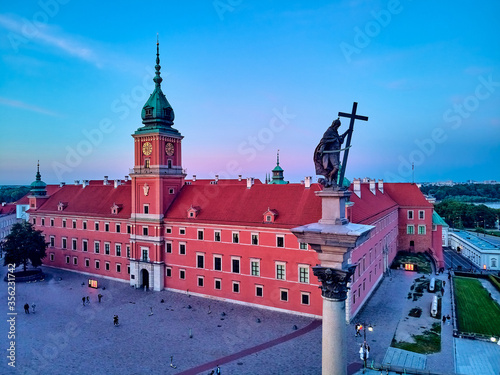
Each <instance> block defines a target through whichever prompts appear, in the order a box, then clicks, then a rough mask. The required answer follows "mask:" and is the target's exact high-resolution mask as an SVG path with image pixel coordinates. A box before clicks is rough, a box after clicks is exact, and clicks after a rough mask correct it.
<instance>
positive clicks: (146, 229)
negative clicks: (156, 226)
mask: <svg viewBox="0 0 500 375" xmlns="http://www.w3.org/2000/svg"><path fill="white" fill-rule="evenodd" d="M148 233H149V230H148V227H142V235H143V236H148Z"/></svg>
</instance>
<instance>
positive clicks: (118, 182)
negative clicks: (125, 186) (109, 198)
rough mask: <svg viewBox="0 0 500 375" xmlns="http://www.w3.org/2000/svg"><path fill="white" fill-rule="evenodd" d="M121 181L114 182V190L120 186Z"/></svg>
mask: <svg viewBox="0 0 500 375" xmlns="http://www.w3.org/2000/svg"><path fill="white" fill-rule="evenodd" d="M121 183H122V182H121V181H120V180H115V189H116V188H117V187H118V186H120V185H121Z"/></svg>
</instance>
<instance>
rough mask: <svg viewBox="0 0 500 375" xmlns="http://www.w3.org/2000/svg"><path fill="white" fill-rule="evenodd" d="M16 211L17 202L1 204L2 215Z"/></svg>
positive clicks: (0, 211) (0, 212)
mask: <svg viewBox="0 0 500 375" xmlns="http://www.w3.org/2000/svg"><path fill="white" fill-rule="evenodd" d="M14 213H16V205H15V203H7V204H6V205H5V206H0V215H11V214H14Z"/></svg>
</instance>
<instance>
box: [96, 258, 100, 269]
mask: <svg viewBox="0 0 500 375" xmlns="http://www.w3.org/2000/svg"><path fill="white" fill-rule="evenodd" d="M99 267H100V263H99V261H98V260H96V261H95V269H96V270H98V269H99Z"/></svg>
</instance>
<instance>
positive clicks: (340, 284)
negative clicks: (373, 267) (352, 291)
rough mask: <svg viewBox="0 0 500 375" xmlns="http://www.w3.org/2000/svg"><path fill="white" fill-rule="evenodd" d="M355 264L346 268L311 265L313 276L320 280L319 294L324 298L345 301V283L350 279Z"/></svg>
mask: <svg viewBox="0 0 500 375" xmlns="http://www.w3.org/2000/svg"><path fill="white" fill-rule="evenodd" d="M355 268H356V266H349V267H348V268H347V270H339V269H335V268H328V267H321V266H316V267H313V273H314V276H316V277H317V278H318V279H319V281H320V282H321V286H320V288H321V295H322V296H323V297H324V298H328V299H332V300H336V301H345V300H346V299H347V290H348V288H347V283H349V281H350V280H351V276H352V275H353V273H354V269H355Z"/></svg>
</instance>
